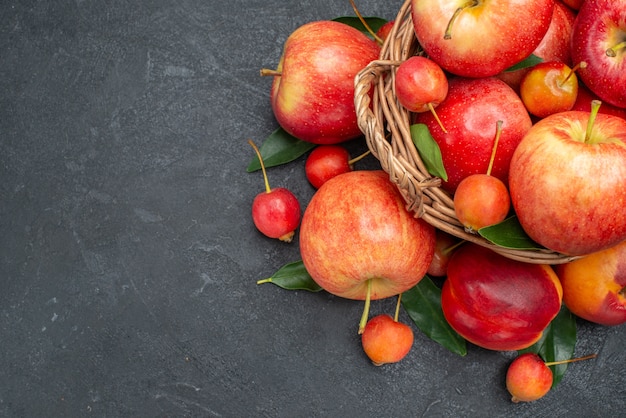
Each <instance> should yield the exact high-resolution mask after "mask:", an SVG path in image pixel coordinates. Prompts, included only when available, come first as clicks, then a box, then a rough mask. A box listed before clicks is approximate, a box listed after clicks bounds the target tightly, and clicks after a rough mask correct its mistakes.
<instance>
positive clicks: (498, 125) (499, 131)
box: [487, 120, 503, 176]
mask: <svg viewBox="0 0 626 418" xmlns="http://www.w3.org/2000/svg"><path fill="white" fill-rule="evenodd" d="M502 123H503V122H502V121H501V120H499V121H497V122H496V138H495V139H494V141H493V148H492V149H491V157H490V158H489V167H487V175H488V176H490V175H491V169H492V168H493V161H494V160H495V159H496V150H497V149H498V143H499V142H500V135H501V134H502Z"/></svg>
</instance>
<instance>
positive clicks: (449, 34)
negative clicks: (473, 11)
mask: <svg viewBox="0 0 626 418" xmlns="http://www.w3.org/2000/svg"><path fill="white" fill-rule="evenodd" d="M477 5H478V0H469V1H467V2H465V4H463V5H462V6H461V7H459V8H458V9H456V10H455V11H454V14H453V15H452V17H451V18H450V21H449V22H448V26H446V31H445V32H444V35H443V39H452V25H453V24H454V22H455V21H456V19H457V17H459V15H460V14H461V12H462V11H463V10H465V9H467V8H468V7H474V6H477Z"/></svg>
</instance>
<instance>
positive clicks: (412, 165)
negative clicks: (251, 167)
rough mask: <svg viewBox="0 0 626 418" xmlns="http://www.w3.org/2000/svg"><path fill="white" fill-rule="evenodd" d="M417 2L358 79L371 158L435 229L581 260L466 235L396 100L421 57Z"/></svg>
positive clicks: (528, 254) (360, 118)
mask: <svg viewBox="0 0 626 418" xmlns="http://www.w3.org/2000/svg"><path fill="white" fill-rule="evenodd" d="M411 3H412V0H405V2H404V3H403V5H402V6H401V8H400V10H399V11H398V14H397V16H396V19H395V22H394V25H393V27H392V29H391V31H390V33H389V35H388V37H387V38H386V39H385V41H384V43H383V45H382V47H381V52H380V55H379V59H377V60H374V61H372V62H370V63H369V64H368V65H367V66H366V67H365V68H363V69H362V70H361V71H360V72H359V73H358V74H357V75H356V77H355V81H354V84H355V93H354V102H355V108H356V113H357V122H358V125H359V128H360V129H361V131H362V132H363V134H364V136H365V140H366V143H367V146H368V148H369V150H370V151H371V153H372V155H374V157H375V158H376V159H378V161H379V162H380V164H381V167H382V169H383V170H384V171H385V172H387V174H388V175H389V179H390V181H391V182H392V183H394V184H395V185H396V186H397V187H398V189H399V191H400V193H401V194H402V196H403V198H404V200H405V202H406V207H407V209H408V210H409V211H411V212H413V213H414V215H415V216H416V217H418V218H421V219H423V220H424V221H426V222H427V223H429V224H430V225H432V226H434V227H435V228H437V229H439V230H441V231H443V232H446V233H448V234H450V235H452V236H455V237H457V238H460V239H462V240H465V241H469V242H473V243H475V244H478V245H481V246H483V247H487V248H489V249H491V250H493V251H494V252H496V253H498V254H501V255H503V256H505V257H507V258H511V259H514V260H518V261H522V262H527V263H534V264H563V263H568V262H570V261H573V260H575V259H577V258H580V256H570V255H566V254H562V253H559V252H556V251H553V250H550V249H544V248H541V249H515V248H509V247H502V246H500V245H497V244H494V243H493V242H491V241H489V240H487V239H486V238H484V237H482V236H480V235H478V234H474V233H470V232H468V231H466V230H465V229H464V228H463V226H462V225H461V223H460V222H459V220H458V219H457V217H456V214H455V212H454V202H453V200H452V197H451V196H450V195H449V194H448V193H447V192H446V191H444V190H443V189H442V188H441V179H440V178H438V177H435V176H432V175H431V174H429V173H428V170H427V169H426V167H425V165H424V163H423V161H422V159H421V158H420V156H419V154H418V152H417V149H416V147H415V146H414V145H413V143H412V139H411V133H410V112H409V111H408V110H406V109H405V108H404V107H402V106H401V105H400V104H399V103H398V101H397V100H396V98H395V94H394V80H395V70H396V69H397V67H398V66H399V65H400V63H402V62H403V61H405V60H406V59H407V58H409V57H410V56H412V55H415V54H419V53H421V48H419V45H418V43H417V40H416V38H415V32H414V29H413V21H412V16H411Z"/></svg>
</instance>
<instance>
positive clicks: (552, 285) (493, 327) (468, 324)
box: [441, 243, 563, 351]
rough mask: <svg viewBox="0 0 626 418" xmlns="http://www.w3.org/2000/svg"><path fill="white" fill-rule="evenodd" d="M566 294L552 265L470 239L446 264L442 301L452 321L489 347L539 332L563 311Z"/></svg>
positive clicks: (529, 340) (524, 340)
mask: <svg viewBox="0 0 626 418" xmlns="http://www.w3.org/2000/svg"><path fill="white" fill-rule="evenodd" d="M562 296H563V294H562V288H561V284H560V282H559V279H558V277H557V276H556V274H555V273H554V270H552V268H551V267H550V266H548V265H542V264H532V263H524V262H521V261H517V260H513V259H510V258H507V257H504V256H502V255H500V254H497V253H494V252H493V251H491V250H490V249H488V248H485V247H481V246H479V245H477V244H472V243H466V244H464V245H463V246H462V247H460V248H459V249H458V250H456V252H455V253H454V255H453V256H452V258H451V259H450V263H449V264H448V278H447V279H446V281H445V282H444V284H443V287H442V290H441V307H442V309H443V314H444V317H445V318H446V320H447V321H448V323H449V324H450V326H451V327H452V328H453V329H454V330H455V331H456V332H458V333H459V334H460V335H461V336H462V337H463V338H465V339H466V340H468V341H469V342H471V343H473V344H476V345H478V346H479V347H483V348H486V349H489V350H504V351H508V350H521V349H524V348H527V347H529V346H531V345H532V344H534V343H535V342H537V341H538V340H539V339H540V338H541V336H542V334H543V330H544V329H545V328H546V327H547V326H548V324H549V323H550V322H551V321H552V319H554V317H555V316H556V315H557V314H558V313H559V310H560V309H561V300H562Z"/></svg>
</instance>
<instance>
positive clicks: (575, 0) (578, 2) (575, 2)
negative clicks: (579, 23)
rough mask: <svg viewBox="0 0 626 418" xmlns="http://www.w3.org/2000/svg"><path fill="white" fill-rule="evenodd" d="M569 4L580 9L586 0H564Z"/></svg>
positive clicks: (574, 8) (575, 8)
mask: <svg viewBox="0 0 626 418" xmlns="http://www.w3.org/2000/svg"><path fill="white" fill-rule="evenodd" d="M562 1H563V3H565V4H566V5H567V6H569V7H571V8H572V9H573V10H580V6H582V4H583V2H584V1H585V0H562Z"/></svg>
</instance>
